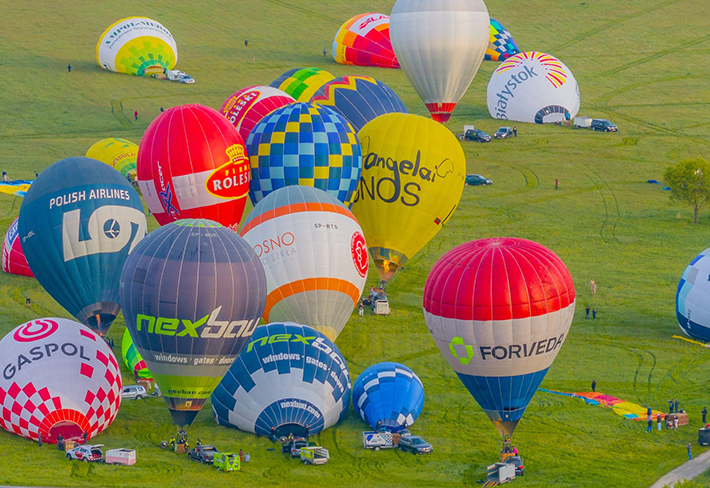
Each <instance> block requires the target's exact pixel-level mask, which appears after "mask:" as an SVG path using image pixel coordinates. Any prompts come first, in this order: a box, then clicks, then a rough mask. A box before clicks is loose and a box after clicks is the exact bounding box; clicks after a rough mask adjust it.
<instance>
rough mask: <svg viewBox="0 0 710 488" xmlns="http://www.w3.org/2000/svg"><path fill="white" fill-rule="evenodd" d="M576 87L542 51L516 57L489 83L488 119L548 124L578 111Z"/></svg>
mask: <svg viewBox="0 0 710 488" xmlns="http://www.w3.org/2000/svg"><path fill="white" fill-rule="evenodd" d="M579 104H580V98H579V87H578V86H577V81H576V80H575V79H574V76H572V72H571V71H570V70H569V68H567V66H565V65H564V64H563V63H562V62H561V61H560V60H559V59H557V58H555V57H554V56H550V55H549V54H545V53H541V52H535V51H532V52H525V53H520V54H516V55H515V56H513V57H510V58H508V59H507V60H506V61H503V62H502V63H501V64H500V66H498V68H497V69H496V70H495V71H494V72H493V75H491V81H490V82H489V83H488V111H489V112H490V114H491V117H493V118H496V119H503V120H516V121H518V122H534V123H536V124H549V123H552V122H559V121H562V120H565V119H571V118H572V117H574V116H575V115H577V112H578V111H579Z"/></svg>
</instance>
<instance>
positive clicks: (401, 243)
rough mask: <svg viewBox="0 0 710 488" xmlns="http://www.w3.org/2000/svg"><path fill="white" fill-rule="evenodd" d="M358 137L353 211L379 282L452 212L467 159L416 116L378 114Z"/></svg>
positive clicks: (446, 133)
mask: <svg viewBox="0 0 710 488" xmlns="http://www.w3.org/2000/svg"><path fill="white" fill-rule="evenodd" d="M358 136H359V138H360V144H361V145H362V155H363V169H362V176H361V178H360V184H359V185H358V189H357V192H356V194H355V196H354V197H353V205H352V211H353V214H355V217H357V219H358V221H359V222H360V225H361V226H362V229H363V232H364V233H365V238H366V240H367V244H368V246H369V248H368V249H369V251H370V256H371V257H372V262H374V263H375V266H376V267H377V272H378V273H379V275H380V279H381V280H383V281H389V280H390V279H391V278H392V276H393V275H394V273H395V272H396V271H397V269H398V268H399V267H400V266H403V265H404V264H405V263H406V262H407V261H408V260H409V259H411V258H412V257H413V256H414V255H415V254H416V253H417V252H419V250H420V249H421V248H422V247H424V245H425V244H426V243H427V242H429V241H430V240H431V239H432V238H433V237H434V236H435V235H436V233H437V232H439V229H441V226H442V225H443V224H444V223H445V222H446V221H447V220H448V219H449V218H450V217H451V215H452V214H453V213H454V210H455V209H456V206H457V205H458V204H459V201H460V200H461V194H462V193H463V187H464V180H465V177H466V157H465V156H464V153H463V149H462V148H461V144H459V141H458V140H457V139H456V136H454V135H453V134H452V133H451V131H450V130H449V129H447V128H446V127H444V126H443V125H441V124H439V123H438V122H435V121H433V120H432V119H428V118H426V117H422V116H420V115H414V114H402V113H389V114H385V115H381V116H379V117H376V118H375V119H373V120H371V121H370V122H368V123H367V124H366V125H365V126H364V127H363V128H362V129H361V130H360V132H359V133H358Z"/></svg>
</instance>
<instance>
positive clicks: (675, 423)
mask: <svg viewBox="0 0 710 488" xmlns="http://www.w3.org/2000/svg"><path fill="white" fill-rule="evenodd" d="M673 428H674V429H675V430H678V412H676V414H675V417H673Z"/></svg>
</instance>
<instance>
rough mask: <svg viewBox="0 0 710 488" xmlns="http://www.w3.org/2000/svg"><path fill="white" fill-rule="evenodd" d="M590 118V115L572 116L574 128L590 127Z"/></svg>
mask: <svg viewBox="0 0 710 488" xmlns="http://www.w3.org/2000/svg"><path fill="white" fill-rule="evenodd" d="M592 120H594V119H592V118H591V117H583V116H579V117H575V118H574V128H575V129H590V128H591V127H592Z"/></svg>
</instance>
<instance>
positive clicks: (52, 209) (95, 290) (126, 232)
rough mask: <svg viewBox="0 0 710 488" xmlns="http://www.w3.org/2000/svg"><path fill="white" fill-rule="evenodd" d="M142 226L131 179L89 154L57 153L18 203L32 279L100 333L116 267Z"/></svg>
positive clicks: (111, 305)
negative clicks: (70, 155)
mask: <svg viewBox="0 0 710 488" xmlns="http://www.w3.org/2000/svg"><path fill="white" fill-rule="evenodd" d="M146 228H147V225H146V219H145V214H144V213H143V203H142V202H141V199H140V197H139V196H138V193H136V191H135V190H134V189H133V187H132V186H131V184H130V183H128V181H127V180H126V178H124V177H123V175H122V174H121V173H119V172H118V171H116V170H115V169H113V168H111V167H109V166H108V165H106V164H104V163H102V162H100V161H96V160H95V159H89V158H82V157H80V158H67V159H62V160H61V161H59V162H57V163H54V164H53V165H52V166H50V167H49V168H47V169H46V170H44V171H42V173H40V175H39V176H38V177H37V179H36V180H35V181H34V183H32V186H30V188H29V190H28V191H27V195H26V196H25V199H24V201H23V202H22V208H21V209H20V220H19V232H20V239H21V240H22V249H23V250H24V251H25V256H26V257H27V262H28V263H29V264H30V268H32V272H33V273H34V275H35V277H36V278H37V281H39V283H40V285H42V287H43V288H44V289H45V290H46V291H47V293H49V294H50V295H51V296H52V298H54V299H55V300H56V301H57V302H59V304H60V305H61V306H62V307H64V308H65V309H66V310H67V311H68V312H69V313H70V314H72V315H73V316H74V317H76V318H77V319H79V321H80V322H82V323H83V324H84V325H88V326H89V327H90V328H91V329H93V330H94V331H95V332H98V333H99V334H101V335H104V334H105V333H106V331H107V330H108V328H109V326H110V325H111V323H113V321H114V319H115V318H116V315H118V312H119V310H120V306H119V304H118V286H119V278H120V276H121V268H122V267H123V263H124V262H125V261H126V257H127V256H128V254H129V253H130V252H131V251H132V250H133V248H134V247H135V246H136V244H137V243H138V241H140V240H141V239H142V238H143V237H144V236H145V233H146Z"/></svg>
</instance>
